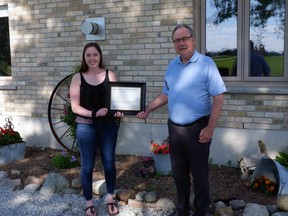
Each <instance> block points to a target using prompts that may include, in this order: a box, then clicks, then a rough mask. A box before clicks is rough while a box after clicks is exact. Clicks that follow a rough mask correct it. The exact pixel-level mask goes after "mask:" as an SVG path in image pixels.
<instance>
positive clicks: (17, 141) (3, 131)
mask: <svg viewBox="0 0 288 216" xmlns="http://www.w3.org/2000/svg"><path fill="white" fill-rule="evenodd" d="M25 148H26V143H25V142H24V141H23V138H22V137H21V135H20V133H19V132H18V131H15V130H14V126H13V124H12V118H11V117H9V118H6V125H5V126H4V127H0V164H7V163H11V162H13V161H16V160H21V159H24V157H25Z"/></svg>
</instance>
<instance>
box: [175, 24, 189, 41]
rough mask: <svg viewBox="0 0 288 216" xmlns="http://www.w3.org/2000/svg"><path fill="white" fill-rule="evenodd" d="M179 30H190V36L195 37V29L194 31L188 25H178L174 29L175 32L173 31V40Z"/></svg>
mask: <svg viewBox="0 0 288 216" xmlns="http://www.w3.org/2000/svg"><path fill="white" fill-rule="evenodd" d="M179 28H186V29H188V31H189V33H190V35H191V36H193V37H194V31H193V29H192V28H191V27H190V26H188V25H186V24H178V25H176V27H175V28H174V30H173V32H172V38H173V34H174V33H175V31H176V30H177V29H179Z"/></svg>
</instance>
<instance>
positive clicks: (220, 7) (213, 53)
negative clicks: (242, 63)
mask: <svg viewBox="0 0 288 216" xmlns="http://www.w3.org/2000/svg"><path fill="white" fill-rule="evenodd" d="M237 8H238V7H237V0H229V1H227V0H226V1H224V2H223V1H222V0H207V1H206V55H208V56H210V57H212V58H213V60H214V61H215V63H216V65H217V67H218V69H219V72H220V74H221V75H222V76H236V70H234V72H233V69H234V68H236V57H237Z"/></svg>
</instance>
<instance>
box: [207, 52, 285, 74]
mask: <svg viewBox="0 0 288 216" xmlns="http://www.w3.org/2000/svg"><path fill="white" fill-rule="evenodd" d="M264 58H265V60H266V62H267V63H268V65H269V67H270V69H271V75H270V76H271V77H282V76H283V75H284V57H283V56H265V57H264ZM213 60H214V61H215V63H216V65H217V67H218V68H222V69H223V68H224V69H226V70H228V74H229V75H231V74H232V70H233V68H234V65H235V62H236V56H217V57H213Z"/></svg>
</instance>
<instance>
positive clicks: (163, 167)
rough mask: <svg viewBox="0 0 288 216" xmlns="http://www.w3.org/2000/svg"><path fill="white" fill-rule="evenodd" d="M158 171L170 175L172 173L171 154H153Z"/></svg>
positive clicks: (160, 173)
mask: <svg viewBox="0 0 288 216" xmlns="http://www.w3.org/2000/svg"><path fill="white" fill-rule="evenodd" d="M153 160H154V165H155V169H156V173H157V174H159V175H170V174H171V173H172V168H171V159H170V154H153Z"/></svg>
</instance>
